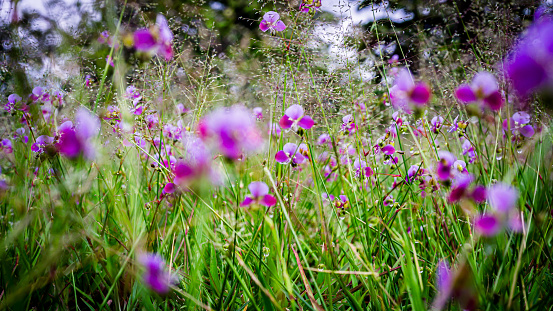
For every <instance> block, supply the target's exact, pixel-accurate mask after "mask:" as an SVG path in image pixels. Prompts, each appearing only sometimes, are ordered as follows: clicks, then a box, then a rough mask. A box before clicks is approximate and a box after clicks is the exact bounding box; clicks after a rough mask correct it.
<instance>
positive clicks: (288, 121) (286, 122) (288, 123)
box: [278, 115, 294, 129]
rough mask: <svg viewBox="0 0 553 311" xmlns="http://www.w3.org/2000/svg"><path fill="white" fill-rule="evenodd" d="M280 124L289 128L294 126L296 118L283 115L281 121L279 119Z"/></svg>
mask: <svg viewBox="0 0 553 311" xmlns="http://www.w3.org/2000/svg"><path fill="white" fill-rule="evenodd" d="M278 124H279V125H280V127H281V128H283V129H289V128H291V127H292V124H294V120H292V119H290V117H289V116H287V115H283V116H282V118H280V121H278Z"/></svg>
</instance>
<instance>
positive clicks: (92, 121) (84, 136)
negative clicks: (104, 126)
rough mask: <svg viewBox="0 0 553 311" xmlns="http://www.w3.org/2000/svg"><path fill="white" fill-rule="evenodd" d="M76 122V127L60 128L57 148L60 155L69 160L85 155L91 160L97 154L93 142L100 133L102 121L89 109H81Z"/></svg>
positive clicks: (76, 116)
mask: <svg viewBox="0 0 553 311" xmlns="http://www.w3.org/2000/svg"><path fill="white" fill-rule="evenodd" d="M75 121H76V125H75V127H70V126H64V127H60V133H59V140H58V142H57V143H56V147H57V148H58V151H59V152H60V154H62V155H64V156H66V157H68V158H76V157H78V156H79V155H81V154H83V155H84V157H85V158H86V159H88V160H91V159H93V158H94V156H95V153H96V150H95V148H94V145H93V143H92V141H91V140H92V138H93V137H95V136H96V135H98V133H99V131H100V119H98V117H97V116H96V115H93V114H92V113H90V112H89V111H88V110H87V109H85V108H80V109H79V110H78V111H77V113H76V115H75ZM66 123H67V122H66Z"/></svg>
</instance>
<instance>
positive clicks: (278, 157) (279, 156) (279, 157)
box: [275, 150, 290, 163]
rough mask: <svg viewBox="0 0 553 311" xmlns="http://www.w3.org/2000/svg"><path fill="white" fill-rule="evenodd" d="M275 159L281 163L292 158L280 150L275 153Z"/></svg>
mask: <svg viewBox="0 0 553 311" xmlns="http://www.w3.org/2000/svg"><path fill="white" fill-rule="evenodd" d="M275 160H276V161H277V162H279V163H286V162H288V161H290V158H289V157H288V156H287V155H286V152H284V151H282V150H280V151H279V152H277V153H276V154H275Z"/></svg>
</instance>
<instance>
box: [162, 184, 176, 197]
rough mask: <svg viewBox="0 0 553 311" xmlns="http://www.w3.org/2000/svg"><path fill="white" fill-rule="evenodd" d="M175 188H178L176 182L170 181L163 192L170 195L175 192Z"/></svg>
mask: <svg viewBox="0 0 553 311" xmlns="http://www.w3.org/2000/svg"><path fill="white" fill-rule="evenodd" d="M175 190H177V186H176V185H175V184H174V183H172V182H170V183H167V184H166V185H165V186H164V187H163V191H162V192H161V193H162V194H163V195H168V194H171V193H173V192H175Z"/></svg>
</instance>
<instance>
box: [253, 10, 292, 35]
mask: <svg viewBox="0 0 553 311" xmlns="http://www.w3.org/2000/svg"><path fill="white" fill-rule="evenodd" d="M259 29H261V31H263V32H265V31H267V30H271V33H274V32H275V31H284V29H286V25H284V23H283V22H282V21H281V20H280V15H279V14H278V13H277V12H274V11H269V12H267V13H265V15H263V20H262V21H261V23H259Z"/></svg>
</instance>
